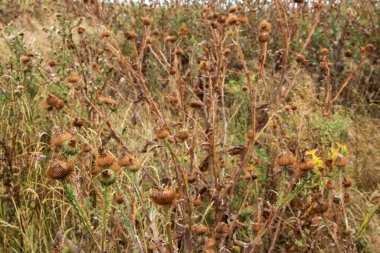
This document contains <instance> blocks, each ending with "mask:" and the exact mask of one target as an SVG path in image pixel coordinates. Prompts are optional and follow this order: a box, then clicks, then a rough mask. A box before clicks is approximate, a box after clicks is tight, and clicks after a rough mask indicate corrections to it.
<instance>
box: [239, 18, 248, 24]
mask: <svg viewBox="0 0 380 253" xmlns="http://www.w3.org/2000/svg"><path fill="white" fill-rule="evenodd" d="M238 21H239V23H240V24H242V25H243V24H248V17H247V16H238Z"/></svg>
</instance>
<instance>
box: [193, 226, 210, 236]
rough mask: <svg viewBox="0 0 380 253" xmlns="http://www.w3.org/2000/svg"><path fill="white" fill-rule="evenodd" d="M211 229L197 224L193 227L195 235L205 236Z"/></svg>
mask: <svg viewBox="0 0 380 253" xmlns="http://www.w3.org/2000/svg"><path fill="white" fill-rule="evenodd" d="M208 231H209V229H208V227H207V226H205V225H203V224H195V225H194V226H193V234H194V235H204V234H206V233H208Z"/></svg>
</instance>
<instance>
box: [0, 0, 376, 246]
mask: <svg viewBox="0 0 380 253" xmlns="http://www.w3.org/2000/svg"><path fill="white" fill-rule="evenodd" d="M256 2H257V3H255V4H251V3H241V4H237V5H232V4H230V3H228V4H226V5H218V4H215V5H213V4H210V5H202V6H200V5H199V6H198V3H191V5H190V4H189V6H182V5H179V4H176V5H173V6H172V5H170V6H167V7H162V8H161V7H160V8H158V7H156V6H155V5H154V4H152V5H139V6H138V8H137V7H136V6H134V5H132V4H131V5H127V4H125V5H124V4H120V5H117V7H115V8H119V9H118V12H117V13H118V14H117V15H116V14H115V13H113V10H112V8H111V7H110V6H113V5H111V4H105V3H102V4H101V3H100V2H99V1H85V4H84V5H83V7H85V10H86V12H88V13H86V15H91V16H92V17H93V19H94V20H96V24H97V25H96V26H95V27H94V26H93V25H91V21H90V20H87V19H86V18H85V17H86V15H84V18H83V20H82V19H79V20H77V21H76V22H74V21H72V20H70V18H69V17H68V16H67V14H60V15H59V17H58V20H59V29H58V30H57V31H56V30H49V29H48V28H46V29H47V31H48V32H49V34H51V35H49V38H50V39H51V40H52V41H51V45H52V47H53V48H52V49H53V50H52V52H50V51H49V52H47V54H49V57H46V61H45V60H44V59H41V58H40V56H39V55H38V54H33V53H28V52H31V51H30V50H29V49H28V46H25V47H24V46H22V47H21V46H20V48H19V49H17V50H19V52H18V53H17V57H15V60H14V62H11V63H10V64H9V66H11V67H10V68H9V69H6V71H5V72H4V73H3V72H2V71H3V69H2V68H0V72H1V73H3V75H1V80H0V81H1V83H0V88H1V91H0V92H1V93H0V95H2V94H5V95H4V96H1V97H0V99H2V100H1V101H3V99H4V101H7V103H8V105H9V104H11V103H10V102H9V101H12V103H15V104H17V103H18V105H21V108H22V110H20V112H22V113H24V114H25V117H20V118H23V120H25V121H27V122H29V123H30V124H35V125H33V126H31V127H30V128H29V129H28V131H29V132H28V134H25V133H23V137H22V138H25V140H27V142H25V143H26V144H27V145H25V149H26V150H27V152H25V153H28V152H29V149H30V147H34V145H35V144H34V143H38V145H37V144H36V145H37V146H36V147H37V148H36V150H38V152H39V153H40V152H45V155H46V157H48V158H49V161H48V163H47V166H45V164H44V162H43V158H41V157H38V158H36V159H35V160H36V161H37V160H38V161H37V162H36V161H33V162H36V164H35V165H36V166H41V168H42V169H45V167H46V169H45V170H46V176H47V177H48V178H50V179H53V180H56V181H57V182H58V183H59V185H61V186H63V188H64V191H65V192H66V194H67V195H68V196H69V198H68V199H69V201H70V203H71V204H72V206H73V209H70V210H69V211H67V210H66V209H65V208H66V206H65V205H64V204H65V203H63V204H62V203H61V202H59V203H56V202H55V201H56V199H55V196H54V194H53V197H52V198H51V199H49V201H52V202H53V204H54V205H55V206H54V208H53V210H52V213H53V214H52V215H54V216H55V217H58V218H57V219H62V220H60V221H59V222H56V221H54V222H56V223H57V224H59V225H58V227H59V228H58V229H60V230H61V229H62V231H66V233H65V237H64V239H62V241H61V238H60V236H59V235H60V234H59V233H57V234H58V235H57V236H56V238H54V240H55V241H54V245H68V248H70V247H71V248H74V247H73V245H74V244H77V245H78V249H79V248H80V250H84V251H86V252H92V251H99V252H132V251H133V250H137V251H141V252H145V251H149V252H150V251H152V252H194V251H202V252H203V251H204V252H209V253H211V252H224V251H226V252H256V251H260V252H277V251H286V252H309V251H313V250H315V249H320V250H321V251H328V250H331V249H332V248H333V249H334V250H338V251H340V252H355V243H356V242H357V240H358V238H361V236H362V235H363V233H364V231H365V228H366V226H368V224H365V223H360V222H359V221H358V220H359V219H357V217H354V215H353V213H352V210H354V211H355V212H356V211H357V209H351V208H352V205H350V204H351V203H355V202H354V201H353V200H354V199H355V197H356V194H357V192H355V191H354V190H353V187H357V185H358V184H356V183H354V182H356V178H355V180H354V179H352V178H351V177H352V176H351V170H352V167H353V166H354V165H352V163H351V162H350V159H354V158H353V157H354V156H353V155H352V156H351V154H350V155H348V151H347V147H345V146H344V145H342V144H341V143H350V140H348V138H347V136H349V132H348V131H347V127H346V126H345V120H335V117H336V116H338V117H340V115H343V114H344V113H341V112H340V111H339V112H338V110H341V108H340V107H338V106H336V105H337V104H338V103H341V102H342V103H344V101H346V102H347V101H351V100H350V99H352V97H351V96H350V94H349V95H347V96H346V94H345V91H347V90H348V89H347V87H350V85H351V83H354V82H356V81H357V82H358V83H359V81H362V78H361V76H362V75H360V73H362V72H361V71H362V70H363V69H364V68H365V67H366V64H367V63H368V59H370V58H371V57H373V56H374V55H375V54H376V52H377V50H378V49H377V48H376V44H375V43H367V44H364V46H362V47H359V48H355V46H354V45H356V43H352V44H350V45H349V43H348V41H349V38H350V35H349V33H352V29H353V28H352V27H354V26H353V25H352V24H356V23H357V22H358V21H357V20H355V18H353V16H352V17H351V16H350V17H348V16H347V22H346V25H344V26H342V27H343V28H342V29H345V30H344V31H341V33H340V34H339V36H335V35H336V34H335V35H334V36H332V35H331V34H330V33H329V32H325V31H324V29H327V28H326V25H327V24H328V23H326V22H325V21H324V19H325V18H326V15H327V13H328V12H329V11H331V12H333V11H335V10H336V9H337V8H338V7H337V6H338V5H337V6H335V5H331V4H330V3H322V2H316V3H313V4H308V3H306V1H300V0H297V1H273V3H271V4H268V6H265V7H262V6H260V4H261V2H260V1H256ZM77 4H78V6H79V5H81V4H82V3H79V2H78V3H75V4H73V6H74V7H73V8H75V6H77ZM193 5H194V7H193ZM126 6H128V8H129V7H130V8H129V9H126ZM195 7H196V8H195ZM199 10H200V11H199ZM324 10H328V11H324ZM73 13H75V12H73ZM189 13H190V15H189ZM73 15H75V14H73ZM199 15H200V16H199ZM259 17H260V18H259ZM261 17H265V19H263V18H261ZM94 22H95V21H94ZM339 29H340V28H339ZM366 29H372V28H371V27H367V28H366ZM58 31H59V32H58ZM331 33H332V34H334V31H332V32H331ZM53 35H54V36H53ZM322 35H323V36H322ZM55 36H57V38H59V40H57V38H56V37H55ZM336 37H339V38H341V39H340V40H339V41H338V42H337V43H338V46H337V45H335V44H334V43H331V44H329V40H331V41H332V39H334V40H336ZM346 39H347V40H346ZM20 41H22V40H21V39H20ZM20 43H21V42H20ZM12 45H13V46H14V47H15V48H16V47H17V46H18V44H17V43H15V44H12ZM343 56H344V57H343ZM45 68H46V69H45ZM374 69H375V68H374ZM7 71H8V72H9V73H13V74H18V75H19V76H18V77H17V78H13V79H11V78H9V80H10V81H8V77H7V76H11V75H8V72H7ZM12 71H13V72H12ZM363 73H364V72H363ZM371 73H373V72H371ZM316 77H317V78H316ZM371 78H373V77H371ZM3 79H4V80H5V82H7V83H6V85H8V86H9V87H12V85H14V83H17V84H18V82H21V81H20V80H23V82H25V83H26V84H27V85H28V86H25V87H24V86H22V85H18V86H16V88H17V89H15V92H14V94H15V95H14V96H13V93H12V95H9V91H8V90H7V89H5V88H4V89H3V84H2V82H3ZM368 79H370V78H368ZM8 86H4V87H8ZM16 91H17V92H16ZM8 95H9V96H8ZM6 99H9V100H6ZM20 101H22V102H20ZM24 101H28V103H30V104H31V108H27V107H26V106H25V105H24V103H25V102H24ZM36 101H40V102H42V105H43V108H44V109H46V110H42V111H38V113H36V112H33V110H35V109H33V108H34V103H36ZM38 104H39V105H40V104H41V103H38ZM29 109H30V110H29ZM29 113H30V115H29ZM7 115H15V114H14V112H13V111H11V112H9V113H8V114H7ZM4 118H5V117H4ZM13 119H15V118H13ZM8 122H9V123H12V122H11V121H7V123H8ZM40 123H41V126H39V125H38V124H40ZM0 125H1V126H3V124H2V121H0ZM20 125H22V126H25V125H27V124H24V122H23V124H20ZM12 127H13V128H8V127H7V130H6V131H5V132H7V131H8V132H11V133H14V136H18V134H19V133H18V132H17V131H16V130H14V129H17V128H18V125H12ZM50 128H53V129H54V130H53V132H54V133H53V134H52V136H51V138H50V148H49V145H41V143H42V144H45V143H48V142H49V141H47V140H46V136H47V135H46V134H41V136H40V137H39V138H38V139H37V138H35V139H33V138H29V135H31V134H30V133H31V132H33V131H36V132H37V131H39V132H41V133H45V132H47V129H50ZM58 128H59V129H60V130H58ZM22 138H21V139H17V141H18V142H17V141H15V143H21V142H22V141H20V140H23V139H22ZM0 144H1V145H2V142H0ZM1 145H0V147H2V146H1ZM17 145H18V144H17ZM39 145H41V146H39ZM20 146H22V145H20ZM22 147H23V146H22ZM0 150H1V149H0ZM13 150H16V151H17V148H14V149H13ZM13 150H12V152H13ZM41 150H42V151H41ZM16 151H15V152H16ZM12 152H8V151H7V152H6V153H7V154H8V153H12ZM36 153H37V151H36ZM19 155H20V154H19ZM22 156H24V154H21V155H20V157H22ZM18 159H21V158H18ZM25 161H27V160H25ZM25 161H24V160H22V162H17V163H16V165H15V167H17V168H18V167H20V168H21V167H22V166H24V164H28V163H26V162H25ZM21 165H22V166H21ZM74 174H75V177H71V175H74ZM28 175H29V174H28ZM38 180H40V179H38ZM41 180H42V181H41V185H42V184H43V183H44V181H43V180H44V179H41ZM49 183H52V182H49ZM7 187H8V186H7ZM58 189H59V188H58V187H52V189H51V192H52V193H54V192H55V191H56V190H58ZM36 192H37V193H38V194H39V192H42V193H41V194H45V195H44V196H45V197H46V196H49V198H50V195H46V193H45V191H44V190H40V189H38V191H37V190H36ZM49 194H50V193H49ZM41 199H42V198H41ZM359 200H360V199H359ZM60 201H61V200H60ZM33 203H34V202H33ZM49 203H50V202H49ZM360 203H363V201H362V202H360ZM11 204H12V203H11ZM363 206H364V204H363ZM36 208H40V206H37V207H36ZM353 208H356V207H353ZM20 210H23V209H20ZM57 210H59V212H62V213H65V212H66V213H67V214H66V213H65V215H62V213H60V214H58V211H57ZM72 212H75V215H77V218H79V220H80V221H81V223H82V224H81V225H83V226H79V225H78V224H74V223H75V222H73V221H74V218H73V221H69V220H65V219H69V218H70V219H71V218H72V217H74V216H73V214H74V213H72ZM41 213H43V212H41ZM51 217H53V216H51ZM51 217H50V218H51ZM67 217H69V218H67ZM0 218H1V217H0ZM31 219H34V218H33V217H32V218H31ZM75 221H76V220H75ZM69 226H70V227H69ZM355 228H357V229H356V231H358V232H354V229H355ZM23 229H24V228H23ZM83 229H86V230H85V231H84V230H83ZM53 230H54V233H56V232H57V231H56V230H55V228H54V229H53ZM21 231H23V230H21ZM23 232H24V231H23ZM49 233H50V234H54V233H53V232H51V231H49ZM66 238H67V239H66ZM47 241H48V242H49V243H51V240H50V239H49V240H48V239H47ZM51 244H53V243H51ZM50 246H51V245H50ZM50 246H49V247H50ZM56 247H57V248H59V249H60V248H61V247H60V246H56ZM46 248H48V247H44V248H43V249H44V250H46ZM60 250H61V249H60ZM73 251H74V250H73Z"/></svg>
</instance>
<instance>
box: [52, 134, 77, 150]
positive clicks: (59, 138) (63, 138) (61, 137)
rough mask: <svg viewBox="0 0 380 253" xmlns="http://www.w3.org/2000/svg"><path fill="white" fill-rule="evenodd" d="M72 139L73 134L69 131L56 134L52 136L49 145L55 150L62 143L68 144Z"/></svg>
mask: <svg viewBox="0 0 380 253" xmlns="http://www.w3.org/2000/svg"><path fill="white" fill-rule="evenodd" d="M72 140H74V135H73V134H72V133H70V132H66V133H63V134H58V135H56V136H53V137H52V139H51V147H52V148H53V150H56V149H58V148H60V147H61V146H62V145H63V144H68V143H69V142H71V141H72Z"/></svg>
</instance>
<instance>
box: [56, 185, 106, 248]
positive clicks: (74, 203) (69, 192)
mask: <svg viewBox="0 0 380 253" xmlns="http://www.w3.org/2000/svg"><path fill="white" fill-rule="evenodd" d="M62 185H63V188H64V190H65V192H66V194H67V195H66V196H67V198H68V200H69V201H70V203H71V205H72V206H73V207H74V209H75V211H76V212H77V213H78V215H79V217H80V219H81V221H82V225H83V226H84V227H85V228H86V229H87V231H88V232H89V233H90V236H91V238H92V239H93V241H94V243H95V244H96V246H97V247H98V249H101V247H100V245H99V244H98V241H97V239H96V238H95V235H94V232H93V230H92V226H91V224H90V222H89V221H88V218H87V216H86V214H85V212H84V211H83V208H82V206H81V205H80V204H79V201H78V198H77V195H76V193H75V191H74V189H73V188H72V187H71V185H70V184H69V183H68V182H66V181H62Z"/></svg>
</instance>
